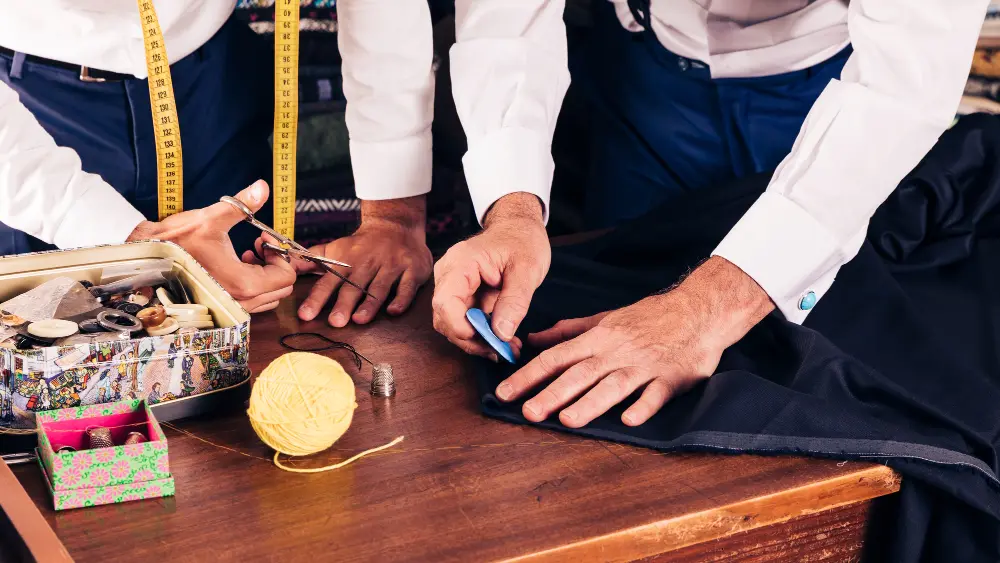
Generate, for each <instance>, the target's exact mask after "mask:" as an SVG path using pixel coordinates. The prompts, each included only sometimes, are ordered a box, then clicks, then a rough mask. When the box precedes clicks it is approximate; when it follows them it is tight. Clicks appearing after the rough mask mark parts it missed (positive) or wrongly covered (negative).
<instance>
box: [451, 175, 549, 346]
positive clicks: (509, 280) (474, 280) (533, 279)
mask: <svg viewBox="0 0 1000 563" xmlns="http://www.w3.org/2000/svg"><path fill="white" fill-rule="evenodd" d="M483 226H484V227H485V228H484V230H483V232H482V233H480V234H478V235H476V236H474V237H472V238H470V239H468V240H466V241H463V242H460V243H458V244H456V245H455V246H453V247H452V248H451V249H450V250H448V252H447V253H446V254H445V255H444V257H443V258H441V260H439V261H438V263H437V264H436V265H435V266H434V300H433V307H434V328H435V329H436V330H437V331H438V332H440V333H441V334H443V335H444V336H446V337H447V338H448V340H449V341H451V342H452V343H453V344H455V345H456V346H458V347H459V348H461V349H462V350H465V351H466V352H468V353H470V354H476V355H478V356H483V357H486V358H491V359H493V360H494V361H496V360H497V358H496V353H495V352H493V350H492V349H491V348H490V347H489V346H488V345H487V344H485V343H484V342H483V341H481V340H477V339H476V338H477V337H476V332H475V329H473V328H472V325H471V324H469V321H468V320H466V318H465V313H466V311H468V310H469V308H470V307H473V306H475V307H479V308H480V309H482V310H483V311H484V312H486V313H491V314H492V325H493V327H492V328H493V332H494V333H496V335H497V336H499V337H500V338H501V339H503V340H505V341H508V342H511V344H512V346H513V348H514V352H515V355H518V354H519V353H520V342H519V341H518V340H517V339H516V338H514V332H515V331H516V330H517V327H518V326H519V325H520V324H521V321H522V320H524V315H525V314H526V313H527V312H528V305H529V304H530V303H531V296H532V294H534V293H535V290H536V289H538V286H539V285H541V283H542V279H543V278H545V274H546V273H547V272H548V270H549V263H550V262H551V260H552V249H551V247H550V246H549V239H548V236H547V235H546V233H545V225H544V224H543V222H542V205H541V202H540V201H539V200H538V198H537V197H536V196H534V195H532V194H528V193H520V192H519V193H514V194H510V195H507V196H504V197H503V198H501V199H499V200H498V201H497V202H496V203H495V204H493V207H492V208H491V209H490V211H489V212H488V213H487V215H486V219H485V220H484V221H483Z"/></svg>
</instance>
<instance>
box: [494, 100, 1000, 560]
mask: <svg viewBox="0 0 1000 563" xmlns="http://www.w3.org/2000/svg"><path fill="white" fill-rule="evenodd" d="M998 157H1000V118H996V117H991V116H985V115H974V116H968V117H965V118H963V119H962V120H960V121H959V123H958V124H957V125H956V126H955V127H954V128H953V129H951V130H950V131H948V132H947V133H946V134H945V135H943V136H942V138H941V140H940V141H939V143H938V144H937V146H936V147H935V148H934V149H933V150H932V151H931V153H930V154H929V155H928V156H927V157H926V158H925V159H924V161H923V162H922V163H921V164H920V165H919V166H918V167H917V168H916V169H915V170H914V171H913V172H912V173H911V174H910V175H909V176H908V177H907V178H906V179H905V180H904V181H903V182H902V183H901V184H900V186H899V187H898V189H897V190H896V191H895V192H894V193H893V195H892V196H891V197H890V199H889V200H888V201H887V202H886V203H885V204H884V205H883V206H882V207H881V208H880V209H879V211H878V214H877V215H876V217H875V218H873V220H872V222H871V226H870V230H869V235H868V241H867V242H866V243H865V244H864V246H863V247H862V248H861V251H860V252H859V254H858V256H857V257H856V258H855V259H854V260H852V261H851V262H850V263H849V264H847V265H846V266H845V267H843V268H842V269H841V271H840V274H839V275H838V278H837V281H836V283H835V284H834V286H833V288H832V289H831V290H830V291H829V292H828V293H827V294H826V296H825V297H824V298H823V299H822V300H821V301H820V302H819V304H818V305H817V306H816V308H815V310H814V311H813V312H812V314H811V315H810V316H809V318H808V320H807V322H806V323H805V325H804V326H798V325H795V324H793V323H790V322H788V321H786V320H784V319H783V318H782V317H781V315H780V314H779V313H775V314H772V315H771V316H770V317H768V318H767V319H765V320H764V321H763V322H762V323H760V324H759V325H758V326H757V327H755V328H754V329H753V330H752V331H751V332H750V333H749V334H747V336H746V337H745V338H743V340H741V341H740V342H739V343H737V344H735V345H734V346H732V347H731V348H730V349H729V350H727V351H726V352H725V354H724V355H723V357H722V362H721V364H720V366H719V369H718V371H717V373H716V374H715V375H714V376H712V377H711V378H709V379H708V380H707V381H705V382H704V383H703V384H701V385H699V386H697V387H696V388H695V389H693V390H692V391H690V392H688V393H686V394H685V395H683V396H681V397H679V398H677V399H675V400H673V401H672V402H671V403H669V404H668V405H667V406H666V407H665V408H664V409H663V410H662V411H661V412H660V413H658V414H657V415H656V416H654V417H653V419H651V420H650V421H649V422H647V423H646V424H644V425H642V426H640V427H638V428H629V427H626V426H624V425H623V424H622V423H621V422H620V416H621V412H622V409H621V408H618V409H615V410H614V411H613V412H610V413H608V414H606V415H605V416H603V417H601V418H599V419H598V420H596V421H594V422H593V423H591V424H590V425H589V426H587V427H586V428H583V429H580V430H569V429H566V428H564V427H563V426H562V425H560V424H559V422H558V420H557V419H555V418H554V417H553V418H552V419H551V420H549V421H547V422H545V423H543V424H542V425H543V426H546V427H548V428H552V429H556V430H562V431H568V432H575V433H580V434H583V435H586V436H591V437H594V438H600V439H605V440H613V441H619V442H626V443H630V444H635V445H639V446H643V447H649V448H655V449H658V450H664V451H675V450H687V451H692V450H697V451H713V452H721V453H757V454H775V455H777V454H796V455H808V456H816V457H829V458H836V459H852V460H870V461H877V462H882V463H886V464H888V465H890V466H891V467H893V468H894V469H896V470H897V471H899V472H900V473H901V474H902V475H903V485H902V489H901V493H900V495H899V497H898V498H896V499H893V500H892V501H887V502H892V513H893V515H894V518H893V519H889V520H885V521H883V522H882V523H881V524H880V526H881V527H876V528H875V529H874V530H873V533H875V534H877V535H878V538H877V539H876V540H875V541H869V542H867V544H866V546H867V547H866V556H867V557H868V558H869V559H870V560H876V561H900V562H916V561H998V560H1000V480H998V478H997V471H998V463H1000V460H998V456H997V453H998V447H1000V360H998V355H997V353H998V350H1000V347H998V331H997V323H998V320H1000V299H998V296H997V291H998V290H1000V206H998V203H1000V169H998V167H997V164H996V163H997V162H998ZM767 181H768V178H767V177H756V178H750V179H747V180H744V181H740V182H737V183H735V184H733V185H731V186H726V187H720V189H718V190H715V191H713V192H711V193H710V194H707V195H701V196H697V197H695V198H692V199H691V200H688V201H686V202H684V203H683V204H673V205H671V206H669V207H666V208H661V209H658V210H656V211H655V212H653V213H650V214H649V215H647V216H646V217H644V218H641V219H638V220H636V221H634V222H632V223H630V224H629V225H627V226H625V227H622V228H620V229H618V230H617V231H615V232H614V233H611V234H610V235H607V236H605V237H603V238H601V239H599V240H597V241H592V242H590V243H587V244H584V245H579V246H576V247H570V248H565V249H557V250H556V252H555V256H554V259H553V265H552V269H551V271H550V273H549V276H548V278H547V279H546V281H545V283H544V284H543V285H542V287H541V288H540V289H539V291H538V293H537V294H536V297H535V298H534V300H533V302H532V309H531V312H530V314H529V316H528V318H527V319H526V321H525V323H524V326H522V333H523V332H528V331H535V330H540V329H542V328H547V327H548V326H551V325H552V324H553V323H555V322H556V321H558V320H560V319H563V318H570V317H580V316H586V315H590V314H594V313H597V312H600V311H605V310H609V309H612V308H617V307H621V306H623V305H627V304H630V303H634V302H635V301H637V300H639V299H641V298H642V297H645V296H646V295H648V294H650V293H652V292H654V291H656V290H659V289H662V288H664V287H667V286H669V285H670V284H672V283H673V282H674V281H676V280H677V279H678V278H679V277H680V276H682V275H683V274H684V273H685V272H687V271H688V270H689V269H690V268H692V267H694V266H695V265H696V264H697V263H698V262H699V261H700V260H702V259H704V258H705V257H707V256H708V255H709V254H710V252H711V251H712V249H713V248H714V247H715V246H716V244H718V242H719V241H720V240H721V239H722V237H723V236H724V235H725V234H726V232H728V230H729V229H730V228H731V227H732V225H734V224H735V223H736V221H737V220H738V219H739V218H740V217H741V216H742V214H743V213H744V212H745V211H746V209H747V208H748V207H749V206H750V204H751V203H753V201H754V200H755V199H756V198H757V197H758V196H759V195H760V193H761V192H762V191H763V190H764V188H765V187H766V185H767ZM522 336H523V334H522ZM525 352H526V354H527V357H530V354H531V353H532V351H530V350H526V351H525ZM512 371H513V370H512V369H511V368H509V367H503V366H497V365H494V364H491V363H488V362H484V363H483V364H481V367H480V368H479V370H478V373H477V379H478V383H479V386H480V390H481V396H482V408H483V411H484V412H485V413H486V414H487V415H489V416H493V417H496V418H499V419H502V420H506V421H509V422H514V423H520V424H525V423H527V422H526V421H525V420H524V418H523V417H522V416H521V411H520V408H521V405H520V404H504V403H501V402H499V401H498V400H497V399H496V397H495V396H494V395H493V390H494V389H495V387H496V385H497V383H499V381H500V380H501V379H502V378H503V377H506V376H507V375H509V374H510V373H511V372H512ZM627 404H630V401H628V402H626V405H627Z"/></svg>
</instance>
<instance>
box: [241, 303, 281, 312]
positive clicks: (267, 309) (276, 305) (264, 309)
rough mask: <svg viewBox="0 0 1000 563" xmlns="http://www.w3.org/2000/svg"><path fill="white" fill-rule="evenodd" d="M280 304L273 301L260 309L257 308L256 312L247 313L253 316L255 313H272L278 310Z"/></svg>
mask: <svg viewBox="0 0 1000 563" xmlns="http://www.w3.org/2000/svg"><path fill="white" fill-rule="evenodd" d="M278 303H279V302H278V301H272V302H270V303H265V304H263V305H261V306H260V307H257V308H255V309H254V310H252V311H247V312H248V313H251V314H254V313H264V312H266V311H271V310H273V309H276V308H277V307H278Z"/></svg>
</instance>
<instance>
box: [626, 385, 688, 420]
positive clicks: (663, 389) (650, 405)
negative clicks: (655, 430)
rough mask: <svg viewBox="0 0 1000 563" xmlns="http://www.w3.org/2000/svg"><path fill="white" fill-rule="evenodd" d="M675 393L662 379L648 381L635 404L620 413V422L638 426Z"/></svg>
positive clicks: (657, 410)
mask: <svg viewBox="0 0 1000 563" xmlns="http://www.w3.org/2000/svg"><path fill="white" fill-rule="evenodd" d="M675 393H676V389H673V388H671V386H670V384H669V383H667V380H666V379H664V378H662V377H658V378H656V379H654V380H653V381H650V382H649V385H647V386H646V389H644V390H643V392H642V395H640V396H639V398H638V399H637V400H636V402H635V403H633V404H632V406H631V407H629V408H628V409H626V410H625V412H624V413H622V422H624V423H625V424H627V425H628V426H639V425H640V424H642V423H644V422H646V421H647V420H649V419H650V418H651V417H652V416H653V415H654V414H656V413H657V412H659V411H660V409H662V408H663V405H665V404H667V401H669V400H670V399H672V398H673V397H674V394H675Z"/></svg>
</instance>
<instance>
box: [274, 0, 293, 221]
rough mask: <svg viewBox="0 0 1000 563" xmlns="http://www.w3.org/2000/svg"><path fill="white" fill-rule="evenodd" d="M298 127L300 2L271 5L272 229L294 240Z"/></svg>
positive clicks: (284, 0) (281, 1) (283, 0)
mask: <svg viewBox="0 0 1000 563" xmlns="http://www.w3.org/2000/svg"><path fill="white" fill-rule="evenodd" d="M298 126H299V2H298V0H277V1H276V2H275V3H274V169H273V174H274V179H273V182H272V184H273V185H274V229H275V230H276V231H278V232H279V233H281V234H282V235H284V236H286V237H288V238H290V239H294V238H295V151H296V140H297V135H298Z"/></svg>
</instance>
